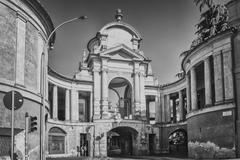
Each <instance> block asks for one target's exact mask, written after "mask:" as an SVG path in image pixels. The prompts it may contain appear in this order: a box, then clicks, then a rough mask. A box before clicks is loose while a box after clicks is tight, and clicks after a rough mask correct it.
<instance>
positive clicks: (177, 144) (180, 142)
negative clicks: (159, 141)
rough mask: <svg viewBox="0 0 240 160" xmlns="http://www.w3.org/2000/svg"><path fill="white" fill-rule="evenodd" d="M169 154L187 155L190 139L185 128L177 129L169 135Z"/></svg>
mask: <svg viewBox="0 0 240 160" xmlns="http://www.w3.org/2000/svg"><path fill="white" fill-rule="evenodd" d="M168 143H169V152H170V153H174V154H181V155H182V154H187V152H188V147H187V143H188V138H187V131H186V130H185V129H183V128H177V129H175V130H173V131H172V132H170V134H169V135H168Z"/></svg>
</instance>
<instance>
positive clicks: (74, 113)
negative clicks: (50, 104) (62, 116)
mask: <svg viewBox="0 0 240 160" xmlns="http://www.w3.org/2000/svg"><path fill="white" fill-rule="evenodd" d="M74 88H75V87H73V88H72V89H71V121H72V122H78V121H79V106H78V101H79V98H78V91H77V90H76V89H74Z"/></svg>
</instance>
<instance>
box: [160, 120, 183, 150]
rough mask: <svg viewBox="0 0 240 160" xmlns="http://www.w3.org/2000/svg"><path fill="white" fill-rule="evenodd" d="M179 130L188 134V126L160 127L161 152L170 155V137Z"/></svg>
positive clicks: (168, 125) (169, 125)
mask: <svg viewBox="0 0 240 160" xmlns="http://www.w3.org/2000/svg"><path fill="white" fill-rule="evenodd" d="M177 129H183V130H185V131H186V132H187V124H186V123H185V124H166V125H162V126H161V127H159V143H160V145H159V146H160V152H161V153H169V141H168V137H169V135H170V134H171V133H172V132H174V131H175V130H177Z"/></svg>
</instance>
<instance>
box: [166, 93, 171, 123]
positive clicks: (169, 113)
mask: <svg viewBox="0 0 240 160" xmlns="http://www.w3.org/2000/svg"><path fill="white" fill-rule="evenodd" d="M165 98H166V122H171V112H172V110H171V106H170V95H169V94H168V95H166V97H165Z"/></svg>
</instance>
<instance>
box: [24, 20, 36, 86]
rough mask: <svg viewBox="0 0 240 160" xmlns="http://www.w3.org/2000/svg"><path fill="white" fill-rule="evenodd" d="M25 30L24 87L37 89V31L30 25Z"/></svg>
mask: <svg viewBox="0 0 240 160" xmlns="http://www.w3.org/2000/svg"><path fill="white" fill-rule="evenodd" d="M26 28H27V29H26V53H25V85H26V86H27V87H30V88H32V89H37V77H38V76H37V73H38V72H37V67H38V65H39V64H38V48H37V47H38V46H37V45H38V31H37V29H36V28H35V27H34V26H33V25H32V24H31V23H27V25H26Z"/></svg>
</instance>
